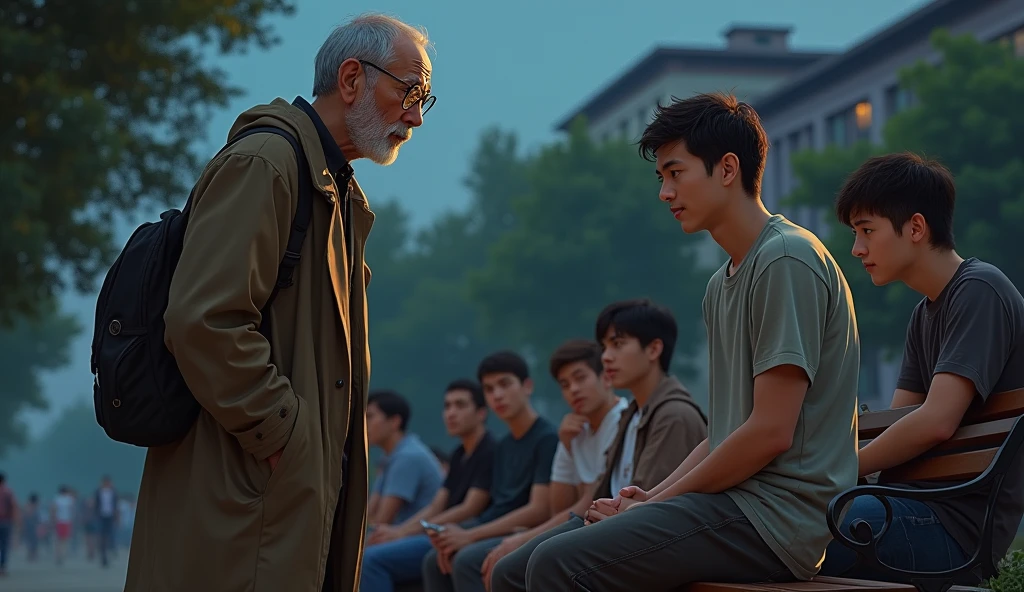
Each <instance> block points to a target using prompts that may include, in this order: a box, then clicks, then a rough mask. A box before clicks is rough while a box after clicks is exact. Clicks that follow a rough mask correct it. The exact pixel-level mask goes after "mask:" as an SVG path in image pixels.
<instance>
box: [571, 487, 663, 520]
mask: <svg viewBox="0 0 1024 592" xmlns="http://www.w3.org/2000/svg"><path fill="white" fill-rule="evenodd" d="M649 498H650V494H649V493H648V492H646V491H644V490H643V489H640V488H639V487H637V486H636V485H627V486H626V487H623V488H622V489H620V490H619V495H617V496H615V497H614V498H611V499H609V498H606V497H603V498H601V499H598V500H595V501H594V503H592V504H590V508H589V509H588V510H587V512H586V513H585V514H584V515H583V524H584V525H590V524H593V523H595V522H600V521H602V520H604V519H605V518H609V517H611V516H614V515H616V514H620V513H622V512H625V511H626V510H628V509H630V508H634V507H636V506H639V505H640V504H642V503H644V502H646V501H647V500H648V499H649Z"/></svg>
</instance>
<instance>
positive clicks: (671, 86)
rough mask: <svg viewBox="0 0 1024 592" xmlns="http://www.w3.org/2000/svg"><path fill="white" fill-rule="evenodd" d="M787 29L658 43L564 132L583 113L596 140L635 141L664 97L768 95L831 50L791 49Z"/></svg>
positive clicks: (564, 124) (739, 30) (738, 29)
mask: <svg viewBox="0 0 1024 592" xmlns="http://www.w3.org/2000/svg"><path fill="white" fill-rule="evenodd" d="M789 33H790V30H789V29H786V28H770V27H753V26H750V27H746V26H734V27H731V28H729V29H728V30H726V31H725V39H726V45H725V47H724V48H696V47H656V48H655V49H654V50H653V51H651V52H650V53H649V54H647V55H646V56H645V57H644V58H643V59H641V60H640V61H639V62H637V63H636V64H635V65H633V66H632V67H630V68H629V69H627V70H626V71H625V72H623V73H622V74H621V75H620V76H619V77H618V78H616V79H615V80H613V81H612V82H611V83H610V84H608V85H607V86H605V87H604V88H602V89H601V90H599V91H598V92H597V93H596V94H595V95H594V96H593V97H591V98H590V99H588V100H586V101H585V102H584V103H583V104H582V105H580V106H579V107H578V108H577V109H575V110H574V111H573V112H572V113H570V114H569V115H567V116H566V117H565V118H564V119H563V120H562V121H561V122H559V123H558V125H557V129H559V130H561V131H565V130H567V129H568V127H569V125H570V124H571V123H572V122H573V120H575V119H576V118H577V117H579V116H583V117H585V118H586V121H587V129H588V130H589V131H590V133H591V135H592V137H593V138H595V139H600V140H607V139H610V138H612V137H615V136H625V137H627V138H629V139H635V138H636V137H638V136H639V134H640V132H641V131H642V130H643V129H644V127H646V125H647V123H648V122H649V121H650V118H651V116H652V115H653V113H654V108H655V106H656V105H657V104H658V102H659V101H660V102H661V104H663V105H664V104H668V103H669V102H671V98H672V97H673V96H675V97H687V96H690V95H692V94H695V93H699V92H708V91H716V90H725V91H730V92H733V93H734V94H736V95H737V96H738V97H740V98H742V99H745V100H746V99H750V98H751V97H754V96H757V95H760V94H764V93H766V92H768V91H770V90H772V89H774V88H777V87H778V86H779V85H780V84H782V83H783V82H784V81H785V80H786V79H788V78H789V77H791V76H793V75H794V74H796V73H797V72H800V71H802V70H804V69H806V68H807V67H808V66H811V65H812V64H814V63H816V62H818V61H820V60H821V59H823V58H827V57H830V56H832V55H833V54H830V53H821V52H806V51H793V50H791V49H790V48H789Z"/></svg>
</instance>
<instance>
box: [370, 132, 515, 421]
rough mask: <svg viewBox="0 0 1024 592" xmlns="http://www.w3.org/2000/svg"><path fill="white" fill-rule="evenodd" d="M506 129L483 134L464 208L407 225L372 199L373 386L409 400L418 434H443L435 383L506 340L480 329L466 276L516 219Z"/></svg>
mask: <svg viewBox="0 0 1024 592" xmlns="http://www.w3.org/2000/svg"><path fill="white" fill-rule="evenodd" d="M519 167H520V162H519V158H518V156H517V155H516V139H515V137H514V136H513V135H511V134H507V133H504V132H501V131H499V130H496V129H490V130H486V131H485V132H484V133H483V134H482V135H481V139H480V143H479V148H478V149H477V151H476V153H475V155H474V158H473V161H472V163H471V166H470V174H469V175H468V176H467V178H466V179H465V183H466V186H467V187H468V188H469V189H470V191H471V192H472V194H471V199H470V203H469V204H468V207H466V208H465V209H464V210H459V211H452V212H448V213H446V214H444V215H441V216H439V217H438V218H437V219H435V220H434V221H433V222H432V223H431V224H430V225H429V226H427V227H426V228H423V229H421V230H419V231H418V232H414V231H413V230H412V229H411V228H410V227H409V224H408V214H407V212H406V211H405V210H404V209H403V208H402V207H401V206H400V205H398V204H397V203H395V202H391V203H386V204H385V205H384V206H375V207H374V210H375V212H376V216H377V217H376V222H375V223H374V229H373V232H372V233H371V234H370V238H369V244H368V247H367V263H368V264H369V265H370V266H371V268H372V269H373V279H372V281H371V282H370V287H369V289H368V293H367V298H368V300H369V307H370V309H369V316H370V347H371V352H370V353H371V355H372V356H373V358H372V359H373V377H372V388H374V389H377V388H393V389H395V390H397V391H398V392H400V393H402V394H404V395H405V396H406V397H408V398H409V399H410V402H411V403H412V406H413V417H412V421H411V425H412V427H413V429H414V430H416V431H417V432H418V433H420V434H421V435H422V436H423V437H424V438H426V439H428V440H432V441H440V440H442V439H444V438H446V435H445V432H444V426H443V424H442V423H441V422H440V421H438V418H439V417H440V413H441V398H440V395H441V391H442V390H443V389H444V387H445V385H446V384H448V383H449V382H450V381H452V380H453V379H455V378H458V377H469V378H472V377H474V376H475V374H476V365H477V363H478V362H479V361H480V359H481V358H482V357H483V356H485V355H487V354H489V353H491V352H492V351H494V350H495V349H498V348H499V347H504V346H503V345H502V344H501V343H500V340H489V339H486V338H485V337H484V336H483V335H482V334H481V332H480V331H479V325H480V323H479V320H478V315H477V313H476V310H475V309H474V307H473V306H472V303H471V302H470V300H469V296H468V292H467V289H466V277H467V275H468V273H469V272H470V271H471V270H473V269H478V268H480V267H482V266H483V265H484V264H485V262H486V261H487V251H488V247H489V246H490V245H491V244H492V243H493V242H494V241H495V240H496V239H497V238H498V237H499V236H501V235H502V233H504V232H506V231H507V229H508V228H509V227H510V226H511V225H513V224H514V219H513V217H512V215H511V212H510V207H509V205H508V203H509V199H510V196H511V195H512V194H513V193H514V192H515V191H516V188H517V187H518V186H519V185H521V178H522V177H521V175H520V173H519Z"/></svg>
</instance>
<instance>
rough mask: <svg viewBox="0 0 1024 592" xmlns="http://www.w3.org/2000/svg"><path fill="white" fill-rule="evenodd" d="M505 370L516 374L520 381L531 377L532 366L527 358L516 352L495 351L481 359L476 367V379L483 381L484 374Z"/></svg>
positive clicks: (503, 371)
mask: <svg viewBox="0 0 1024 592" xmlns="http://www.w3.org/2000/svg"><path fill="white" fill-rule="evenodd" d="M505 372H507V373H509V374H512V375H514V376H515V377H516V378H518V379H519V382H524V381H526V379H527V378H529V377H530V368H529V367H528V366H527V365H526V360H524V359H523V357H522V356H520V355H519V354H517V353H515V352H512V351H508V350H505V351H500V352H496V353H493V354H491V355H489V356H487V357H486V358H484V359H483V360H481V361H480V365H479V366H477V369H476V379H477V380H479V381H480V382H481V383H482V382H483V381H484V376H487V375H488V374H501V373H505Z"/></svg>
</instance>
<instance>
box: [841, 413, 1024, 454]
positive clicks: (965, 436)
mask: <svg viewBox="0 0 1024 592" xmlns="http://www.w3.org/2000/svg"><path fill="white" fill-rule="evenodd" d="M1015 421H1017V418H1016V417H1009V418H1007V419H998V420H996V421H989V422H986V423H978V424H974V425H966V426H963V427H961V428H960V429H958V430H957V431H956V433H955V434H953V437H952V438H950V439H949V440H946V441H945V442H943V443H942V444H939V445H938V446H936V447H935V448H934V449H933V451H934V452H947V451H950V450H961V449H964V448H974V449H977V448H999V446H1000V445H1001V444H1002V443H1003V440H1005V439H1006V436H1007V434H1009V433H1010V430H1012V429H1013V423H1014V422H1015ZM868 442H871V440H862V441H861V442H860V447H861V448H863V447H865V446H867V445H868Z"/></svg>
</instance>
